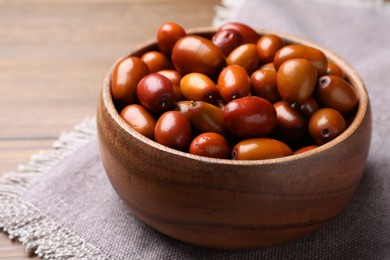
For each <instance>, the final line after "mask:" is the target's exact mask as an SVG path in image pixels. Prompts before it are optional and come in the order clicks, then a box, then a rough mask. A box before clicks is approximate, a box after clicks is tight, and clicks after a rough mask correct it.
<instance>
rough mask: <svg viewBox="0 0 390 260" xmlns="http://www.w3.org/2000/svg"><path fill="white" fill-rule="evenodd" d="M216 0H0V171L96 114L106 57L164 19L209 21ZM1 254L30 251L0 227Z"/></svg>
mask: <svg viewBox="0 0 390 260" xmlns="http://www.w3.org/2000/svg"><path fill="white" fill-rule="evenodd" d="M217 4H219V1H218V0H186V1H182V0H30V1H25V0H13V1H7V0H0V175H1V174H3V173H5V172H11V171H17V166H18V165H19V164H23V163H27V162H28V161H29V158H30V156H31V155H33V154H35V153H37V152H38V151H39V150H45V149H50V148H51V145H52V143H53V142H54V141H55V140H56V139H57V138H58V136H59V135H60V134H61V133H62V132H63V131H70V130H72V128H73V126H74V125H76V124H78V123H80V122H81V121H82V120H83V119H85V118H87V117H92V116H94V115H95V110H96V100H97V96H98V91H99V88H100V85H101V84H102V80H103V77H104V75H105V73H106V71H107V70H108V68H109V67H110V65H111V64H112V63H113V62H114V61H115V60H116V59H117V58H118V57H121V56H123V55H125V54H127V53H128V52H129V50H131V49H132V48H134V47H136V46H137V45H139V44H141V43H143V42H144V41H146V40H149V39H151V38H153V37H155V34H156V30H157V28H158V27H159V26H160V25H161V24H162V23H164V22H168V21H174V22H177V23H179V24H181V25H182V26H183V27H184V28H193V27H203V26H209V25H210V24H211V22H212V19H213V17H214V15H215V9H214V7H215V6H216V5H217ZM0 259H7V260H16V259H38V258H37V257H34V256H32V257H29V256H28V254H27V253H26V252H25V250H24V247H23V246H22V245H21V244H20V243H19V242H17V241H10V240H9V239H8V238H7V236H6V234H5V233H3V232H0Z"/></svg>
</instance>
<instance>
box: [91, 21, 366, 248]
mask: <svg viewBox="0 0 390 260" xmlns="http://www.w3.org/2000/svg"><path fill="white" fill-rule="evenodd" d="M213 32H215V30H214V29H210V28H205V29H198V30H196V31H192V33H194V34H198V35H203V36H208V37H209V36H210V35H211V34H212V33H213ZM266 32H267V33H269V31H259V33H260V34H264V33H266ZM273 33H275V34H278V35H280V36H281V37H282V38H283V39H285V40H286V41H287V42H289V43H299V44H305V45H309V46H314V47H316V48H318V49H321V50H322V51H323V52H324V53H325V54H326V55H327V56H328V58H329V59H331V60H333V61H334V62H335V63H336V64H338V65H339V66H340V67H341V68H342V69H343V70H344V72H345V73H346V78H347V80H348V81H349V82H350V83H351V84H352V85H353V86H354V87H355V89H356V92H357V95H358V98H359V106H358V109H357V113H356V116H355V119H354V120H353V122H352V123H351V124H350V125H349V127H348V128H347V130H346V131H345V132H344V133H342V134H341V135H340V136H338V137H337V138H336V139H334V140H332V141H330V142H329V143H327V144H325V145H322V146H320V147H319V148H317V149H314V150H311V151H309V152H306V153H302V154H298V155H293V156H289V157H284V158H278V159H268V160H254V161H233V160H225V159H213V158H206V157H201V156H196V155H191V154H189V153H185V152H180V151H177V150H174V149H171V148H168V147H165V146H163V145H160V144H158V143H157V142H154V141H152V140H150V139H148V138H146V137H144V136H142V135H141V134H139V133H138V132H136V131H135V130H133V129H132V128H131V127H130V126H129V125H127V124H126V123H125V122H124V121H123V120H122V119H121V117H120V116H119V114H118V111H117V110H116V108H115V107H114V104H113V100H112V97H111V94H110V79H111V74H112V71H113V69H112V68H113V67H112V68H111V70H110V71H109V72H108V74H107V76H106V77H105V81H104V84H103V87H102V89H101V93H100V98H99V101H98V109H97V126H98V139H99V144H100V152H101V159H102V161H103V164H104V167H105V169H106V172H107V175H108V177H109V179H110V181H111V184H112V186H113V187H114V189H115V190H116V192H117V193H118V195H119V196H120V198H121V199H122V200H123V201H124V202H125V203H126V205H127V206H128V208H129V209H130V210H131V212H132V213H133V214H134V215H135V216H137V217H138V218H140V219H141V220H142V221H143V222H144V223H146V224H147V225H149V226H150V227H152V228H154V229H156V230H158V231H160V232H162V233H164V234H166V235H168V236H170V237H172V238H176V239H178V240H181V241H184V242H188V243H191V244H195V245H199V246H204V247H211V248H220V249H245V248H259V247H270V246H275V245H280V244H284V243H287V242H290V241H292V240H295V239H297V238H299V237H302V236H303V235H305V234H308V233H311V232H313V231H315V230H318V229H319V228H321V227H322V226H323V225H324V224H325V223H327V222H328V221H329V220H331V219H332V218H333V217H335V216H336V215H337V214H338V213H339V212H340V211H341V210H342V209H343V208H344V207H345V206H346V204H347V203H348V201H349V200H350V199H351V197H352V196H353V194H354V192H355V190H356V188H357V187H358V185H359V182H360V179H361V177H362V174H363V172H364V168H365V165H366V160H367V155H368V151H369V146H370V139H371V111H370V104H369V98H368V95H367V91H366V89H365V86H364V83H363V81H362V79H361V78H360V77H359V75H358V73H357V72H356V71H355V70H354V69H353V68H352V67H351V66H350V65H348V64H347V62H346V61H344V60H343V59H342V58H340V57H339V56H337V55H336V54H334V53H332V52H331V51H329V50H327V49H325V48H324V47H321V46H319V45H317V44H315V43H312V42H310V41H307V40H304V39H301V38H298V37H294V36H290V35H286V34H281V33H276V32H273ZM152 49H156V43H155V42H150V43H147V44H145V45H143V46H141V47H139V48H137V49H136V50H134V51H133V52H132V53H130V55H135V56H140V55H141V54H142V53H144V52H146V51H148V50H152Z"/></svg>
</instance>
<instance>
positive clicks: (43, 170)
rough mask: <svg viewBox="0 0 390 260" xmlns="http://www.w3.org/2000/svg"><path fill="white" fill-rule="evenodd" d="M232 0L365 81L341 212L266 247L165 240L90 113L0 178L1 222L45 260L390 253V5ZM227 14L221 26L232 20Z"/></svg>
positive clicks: (252, 20)
mask: <svg viewBox="0 0 390 260" xmlns="http://www.w3.org/2000/svg"><path fill="white" fill-rule="evenodd" d="M226 4H229V1H226ZM230 4H231V5H232V6H233V7H235V8H237V9H236V10H230V11H229V12H226V10H225V13H223V15H224V16H223V18H225V19H226V18H227V19H231V20H236V21H240V22H244V23H247V24H250V25H252V26H254V27H257V28H267V29H272V30H276V31H283V32H286V33H291V34H295V35H298V36H302V37H305V38H308V39H311V40H313V41H315V42H318V43H321V44H322V45H323V46H326V47H328V48H330V49H331V50H333V51H334V52H336V53H338V54H339V55H340V56H342V57H344V58H345V59H346V60H347V61H349V63H350V64H351V65H352V66H353V67H355V68H356V70H357V71H358V72H359V73H360V74H361V76H362V77H363V79H364V80H365V82H366V84H367V88H368V92H369V95H370V97H371V101H372V108H373V126H374V128H373V136H372V145H371V150H370V155H369V159H368V163H367V167H366V170H365V174H364V176H363V179H362V182H361V185H360V186H359V188H358V190H357V192H356V194H355V196H354V197H353V199H352V201H351V202H350V203H349V204H348V206H347V207H346V208H345V210H344V211H342V212H341V214H340V215H338V216H337V217H336V218H335V219H334V220H332V221H331V222H330V223H329V224H327V225H326V226H324V227H323V228H322V229H321V230H319V231H318V232H315V233H313V234H310V235H308V236H305V237H303V238H301V239H299V240H297V241H295V242H293V243H291V244H288V245H284V246H279V247H273V248H268V249H257V250H244V251H223V250H211V249H206V248H199V247H196V246H192V245H188V244H185V243H182V242H179V241H176V240H174V239H171V238H168V237H166V236H164V235H162V234H160V233H158V232H156V231H154V230H152V229H151V228H149V227H148V226H146V225H144V224H143V223H142V222H140V221H139V220H138V219H137V218H135V217H134V216H133V215H132V214H131V213H130V212H129V211H128V210H127V209H126V207H125V206H124V204H123V203H122V202H121V200H120V199H119V198H118V196H117V195H116V193H115V192H114V190H113V189H112V187H111V186H110V184H109V182H108V179H107V177H106V175H105V172H104V169H103V166H102V163H101V161H100V157H99V152H98V144H97V140H96V126H95V122H94V119H93V118H92V119H89V120H86V121H85V122H83V123H81V124H80V125H78V126H77V127H76V128H75V129H74V131H72V132H70V133H66V134H64V135H63V136H61V137H60V138H59V140H58V141H57V142H56V143H55V144H54V147H53V150H50V151H46V152H42V153H39V154H37V155H35V156H34V157H33V158H32V159H31V162H30V163H28V164H26V165H24V166H21V168H20V172H19V173H16V174H15V173H9V174H6V176H5V177H3V178H1V179H0V228H1V229H3V230H5V231H6V232H8V234H9V235H10V237H11V238H15V239H19V240H20V241H22V243H24V244H25V246H26V248H27V249H28V250H32V251H34V252H35V253H37V254H38V255H40V256H42V257H44V258H46V259H214V260H219V259H244V260H245V259H300V260H301V259H332V260H334V259H374V260H375V259H377V260H385V259H390V156H389V152H388V150H389V147H390V141H389V132H390V116H389V112H388V108H389V105H388V104H389V101H390V29H389V28H390V7H389V6H388V5H385V4H383V3H377V2H375V3H373V2H368V1H337V2H336V1H305V0H273V1H266V0H258V1H243V5H242V6H241V7H240V6H239V5H238V4H237V2H235V1H231V2H230ZM221 17H222V16H219V17H217V19H216V20H215V25H218V24H220V23H221V22H224V21H226V20H221Z"/></svg>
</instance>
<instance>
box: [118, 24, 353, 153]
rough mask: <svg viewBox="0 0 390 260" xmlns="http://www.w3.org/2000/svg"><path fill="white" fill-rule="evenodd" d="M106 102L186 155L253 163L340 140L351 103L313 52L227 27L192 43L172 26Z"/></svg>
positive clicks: (345, 85) (129, 67)
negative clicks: (109, 102) (112, 102)
mask: <svg viewBox="0 0 390 260" xmlns="http://www.w3.org/2000/svg"><path fill="white" fill-rule="evenodd" d="M111 94H112V97H113V100H114V103H115V106H116V108H117V110H118V112H119V113H120V116H121V117H122V118H123V119H124V121H125V122H127V123H128V124H129V125H130V126H131V127H133V128H134V129H135V130H136V131H138V132H139V133H141V134H142V135H144V136H146V137H148V138H150V139H152V140H154V141H156V142H158V143H160V144H163V145H165V146H168V147H171V148H174V149H177V150H180V151H186V152H189V153H191V154H196V155H201V156H207V157H214V158H223V159H229V158H230V159H235V160H260V159H269V158H277V157H283V156H288V155H292V154H297V153H302V152H305V151H308V150H311V149H314V148H316V147H318V146H319V145H322V144H325V143H327V142H329V141H330V140H332V139H334V138H335V137H337V136H338V135H340V134H341V133H342V132H343V131H344V130H345V129H346V127H347V125H348V122H350V121H351V120H352V119H353V117H354V114H355V112H356V107H357V104H358V98H357V95H356V93H355V90H354V88H353V86H352V85H351V84H350V83H349V82H348V81H347V79H345V76H344V74H343V71H342V70H341V69H340V68H339V67H338V66H337V64H335V63H333V62H332V61H331V60H329V59H328V58H327V57H326V56H325V54H324V53H323V52H322V51H321V50H319V49H316V48H313V47H309V46H305V45H301V44H292V43H286V42H285V41H284V40H283V39H281V38H280V37H279V36H277V35H275V34H264V35H259V34H258V33H257V32H256V31H255V30H254V29H253V28H251V27H250V26H248V25H245V24H242V23H235V22H231V23H226V24H224V25H222V26H221V27H219V28H218V29H217V30H216V32H215V33H214V34H212V35H206V34H204V35H201V34H199V35H194V34H187V32H186V31H185V30H184V29H183V27H181V26H180V25H178V24H176V23H166V24H163V25H162V26H161V27H160V28H159V29H158V31H157V45H156V48H155V49H153V50H150V51H146V52H145V53H143V54H141V55H140V56H138V57H137V56H128V57H125V58H123V59H122V60H120V61H119V62H118V63H117V64H116V66H115V68H114V71H113V74H112V80H111Z"/></svg>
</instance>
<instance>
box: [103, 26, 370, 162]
mask: <svg viewBox="0 0 390 260" xmlns="http://www.w3.org/2000/svg"><path fill="white" fill-rule="evenodd" d="M217 29H218V28H216V27H200V28H193V29H188V30H186V32H187V35H193V34H195V35H207V34H212V33H214V32H215V31H216V30H217ZM255 30H256V31H257V32H258V33H259V34H260V35H263V34H266V33H267V34H268V33H269V34H276V35H278V36H279V37H282V38H283V39H284V40H285V41H286V42H288V43H290V44H291V43H296V44H303V45H307V46H311V47H315V48H318V49H320V50H321V51H323V52H324V54H325V56H326V57H327V58H328V59H330V60H332V61H333V62H335V63H336V64H337V65H339V66H340V67H341V68H342V69H343V71H344V72H346V78H347V79H348V81H349V82H350V83H351V84H352V85H353V86H354V89H355V92H356V94H357V96H358V100H359V102H358V107H357V109H356V114H355V117H354V119H353V120H352V122H351V124H350V125H348V127H347V128H346V130H345V131H344V132H343V133H341V134H340V135H339V136H337V137H336V138H335V139H333V140H331V141H329V142H327V143H325V144H323V145H320V146H319V147H317V148H315V149H312V150H309V151H306V152H304V153H299V154H292V155H289V156H285V157H279V158H273V159H262V160H232V159H219V158H211V157H205V156H200V155H194V154H190V153H188V152H184V151H179V150H176V149H173V148H170V147H167V146H165V145H162V144H159V143H158V142H156V141H154V140H151V139H149V138H147V137H145V136H143V135H142V134H140V133H139V132H137V131H136V130H134V129H133V128H132V127H131V126H130V125H128V124H127V123H126V122H125V121H124V120H123V119H122V118H121V117H120V115H119V112H118V111H117V109H116V108H115V105H114V102H113V99H112V96H111V91H110V88H111V76H112V73H113V71H114V68H115V66H116V64H117V63H118V62H119V61H121V60H122V59H124V58H126V57H130V56H133V55H134V56H138V55H139V54H140V53H142V52H143V51H144V50H145V49H148V48H153V47H155V45H156V40H155V39H151V40H149V41H146V42H144V43H142V44H139V45H138V46H136V47H135V48H134V49H133V50H132V51H131V52H130V53H128V54H127V55H125V56H123V57H121V58H119V59H117V60H116V61H115V62H114V63H113V64H112V66H111V67H110V69H109V71H108V72H107V73H106V75H105V77H104V82H103V86H102V88H101V96H102V97H101V98H102V101H103V104H104V106H105V108H106V109H107V112H108V113H109V115H110V117H111V118H112V119H113V120H114V122H115V123H116V124H118V126H120V128H121V129H122V130H123V131H125V132H127V133H128V134H130V135H132V136H133V137H134V138H136V139H137V140H138V141H140V142H142V143H144V144H145V145H149V146H152V147H153V148H154V149H157V150H160V151H161V152H165V153H170V154H172V155H175V156H179V157H185V158H188V159H191V160H196V161H199V162H200V163H206V164H224V165H227V164H228V165H234V166H238V165H246V166H248V165H253V166H256V165H265V164H267V165H269V164H281V163H287V162H291V161H296V160H299V159H303V158H307V157H311V156H315V155H318V154H320V153H322V152H323V151H325V150H328V149H331V148H332V147H335V146H337V145H339V144H340V143H342V142H343V141H344V140H346V139H348V138H350V137H351V136H352V135H353V134H354V132H355V131H356V130H357V129H358V128H359V127H360V125H361V124H362V123H363V121H364V119H365V117H366V115H367V113H369V102H370V101H369V95H368V91H367V88H366V85H365V83H364V81H363V79H362V78H361V76H360V75H359V73H358V72H357V71H356V70H355V69H354V68H353V67H352V66H351V65H350V64H349V63H348V62H347V61H346V60H345V59H343V58H342V57H341V56H339V55H338V54H336V53H334V52H333V51H331V50H329V49H327V48H326V47H324V46H322V45H320V44H318V43H315V42H314V41H311V40H308V39H305V38H302V37H300V36H295V35H292V34H289V33H285V32H280V31H274V30H266V29H258V28H255Z"/></svg>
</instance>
